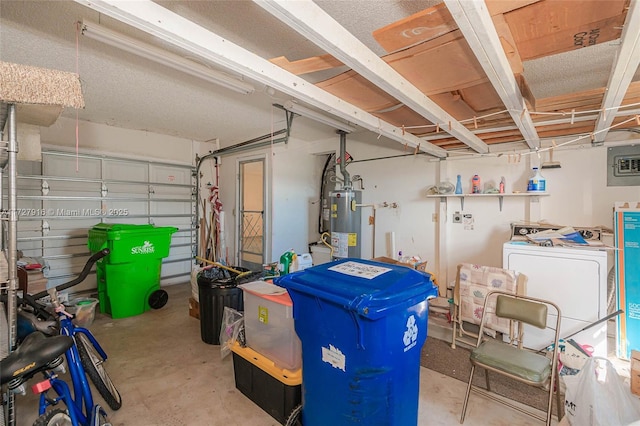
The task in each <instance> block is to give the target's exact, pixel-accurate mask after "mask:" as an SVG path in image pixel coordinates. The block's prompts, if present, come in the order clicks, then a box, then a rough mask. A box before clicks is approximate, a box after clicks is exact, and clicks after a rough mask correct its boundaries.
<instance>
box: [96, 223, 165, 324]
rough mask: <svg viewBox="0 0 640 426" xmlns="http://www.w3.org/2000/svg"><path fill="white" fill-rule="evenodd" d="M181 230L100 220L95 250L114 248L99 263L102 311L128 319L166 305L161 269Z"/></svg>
mask: <svg viewBox="0 0 640 426" xmlns="http://www.w3.org/2000/svg"><path fill="white" fill-rule="evenodd" d="M177 230H178V229H177V228H174V227H171V226H165V227H156V226H153V225H128V224H120V223H99V224H97V225H95V226H94V227H93V228H91V229H90V230H89V240H88V242H87V245H88V247H89V251H91V253H96V252H98V251H100V250H102V249H104V248H108V249H109V250H110V253H109V255H107V256H105V257H104V258H102V259H100V260H99V261H98V263H97V266H96V278H97V282H98V300H99V302H100V303H99V306H100V312H102V313H107V314H110V315H111V317H112V318H126V317H131V316H134V315H139V314H142V313H144V312H146V311H148V310H149V309H150V308H155V309H158V308H161V307H162V306H164V304H165V303H166V302H167V293H166V292H165V291H164V290H161V289H160V269H161V267H162V259H163V258H165V257H167V256H168V255H169V247H170V245H171V235H172V234H173V233H174V232H176V231H177Z"/></svg>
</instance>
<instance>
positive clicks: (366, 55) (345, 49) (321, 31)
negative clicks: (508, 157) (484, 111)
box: [255, 0, 489, 153]
mask: <svg viewBox="0 0 640 426" xmlns="http://www.w3.org/2000/svg"><path fill="white" fill-rule="evenodd" d="M255 2H256V4H258V5H259V6H261V7H262V8H263V9H265V10H267V11H268V12H269V13H271V14H272V15H273V16H275V17H277V18H278V19H280V20H281V21H282V22H284V23H285V24H287V25H289V26H290V27H291V28H293V29H295V30H296V31H298V32H299V33H300V34H302V35H303V36H304V37H306V38H307V39H309V40H311V41H312V42H314V43H315V44H316V45H318V46H319V47H321V48H322V49H324V50H325V51H326V52H327V53H329V54H331V55H332V56H333V57H335V58H336V59H338V60H340V61H341V62H342V63H344V64H345V65H347V66H349V67H350V68H351V69H353V70H354V71H355V72H357V73H358V74H360V75H361V76H363V77H364V78H366V79H367V80H369V81H370V82H372V83H373V84H375V85H376V86H377V87H379V88H380V89H382V90H384V91H385V92H386V93H388V94H389V95H391V96H393V97H394V98H396V99H397V100H398V101H400V102H401V103H403V104H405V105H406V106H407V107H409V108H410V109H412V110H413V111H415V112H416V113H418V114H420V115H421V116H423V117H424V118H426V119H427V120H429V121H431V122H433V123H451V124H450V127H449V128H448V129H447V130H446V131H447V133H449V134H450V135H451V136H453V137H455V138H457V139H458V140H460V141H461V142H463V143H464V144H466V145H467V146H469V147H470V148H472V149H473V150H475V151H476V152H479V153H486V152H488V151H489V147H488V145H487V144H485V143H484V142H483V141H482V140H481V139H480V138H478V137H477V136H476V135H474V134H473V133H472V132H471V131H469V129H467V128H466V127H465V126H463V125H462V124H461V123H460V122H458V120H456V119H455V118H454V117H452V116H451V115H450V114H448V113H447V112H446V111H445V110H444V109H442V108H441V107H440V106H439V105H438V104H437V103H435V102H434V101H432V100H431V99H430V98H429V97H427V96H426V95H425V94H424V93H422V92H421V91H420V90H419V89H418V88H417V87H415V86H414V85H413V84H412V83H411V82H409V81H408V80H407V79H406V78H404V77H403V76H402V75H400V74H399V73H398V72H397V71H396V70H394V69H393V68H392V67H391V66H390V65H389V64H387V63H386V62H385V61H384V60H382V59H381V58H380V57H379V56H378V55H376V54H375V53H374V52H373V51H371V50H370V49H369V48H368V47H366V46H365V45H364V43H362V42H361V41H360V40H358V39H357V38H356V37H355V36H354V35H353V34H351V33H350V32H349V31H347V30H346V29H345V28H344V27H343V26H342V25H340V24H339V23H338V22H337V21H336V20H335V19H333V18H332V17H331V16H329V15H328V14H327V13H326V12H325V11H324V10H322V9H321V8H320V7H319V6H318V5H317V4H315V3H314V2H313V1H310V0H307V1H294V2H292V1H281V0H255Z"/></svg>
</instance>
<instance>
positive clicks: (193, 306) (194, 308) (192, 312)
mask: <svg viewBox="0 0 640 426" xmlns="http://www.w3.org/2000/svg"><path fill="white" fill-rule="evenodd" d="M189 316H191V317H194V318H196V319H200V304H199V303H198V301H197V300H196V299H194V298H193V297H190V298H189Z"/></svg>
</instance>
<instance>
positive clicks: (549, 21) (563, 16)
mask: <svg viewBox="0 0 640 426" xmlns="http://www.w3.org/2000/svg"><path fill="white" fill-rule="evenodd" d="M577 4H579V7H576V5H577ZM628 6H629V0H587V1H581V2H572V1H551V0H545V1H540V2H537V3H535V4H532V5H529V6H527V7H523V8H520V9H517V10H514V11H512V12H508V13H505V15H504V16H505V19H506V21H507V23H508V24H509V27H510V28H511V32H512V34H513V37H514V39H515V42H516V45H517V48H518V51H519V52H520V57H521V58H522V60H523V61H526V60H529V59H535V58H540V57H543V56H549V55H554V54H558V53H562V52H567V51H569V50H574V49H580V48H582V47H587V46H592V45H594V44H598V43H604V42H606V41H611V40H615V39H618V38H620V35H621V33H622V25H623V24H624V18H625V12H626V9H625V8H627V7H628Z"/></svg>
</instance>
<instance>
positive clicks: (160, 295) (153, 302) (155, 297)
mask: <svg viewBox="0 0 640 426" xmlns="http://www.w3.org/2000/svg"><path fill="white" fill-rule="evenodd" d="M167 300H169V295H168V294H167V292H166V291H164V290H156V291H154V292H153V293H151V294H150V295H149V306H151V307H152V308H153V309H160V308H162V307H163V306H164V305H166V304H167Z"/></svg>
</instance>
